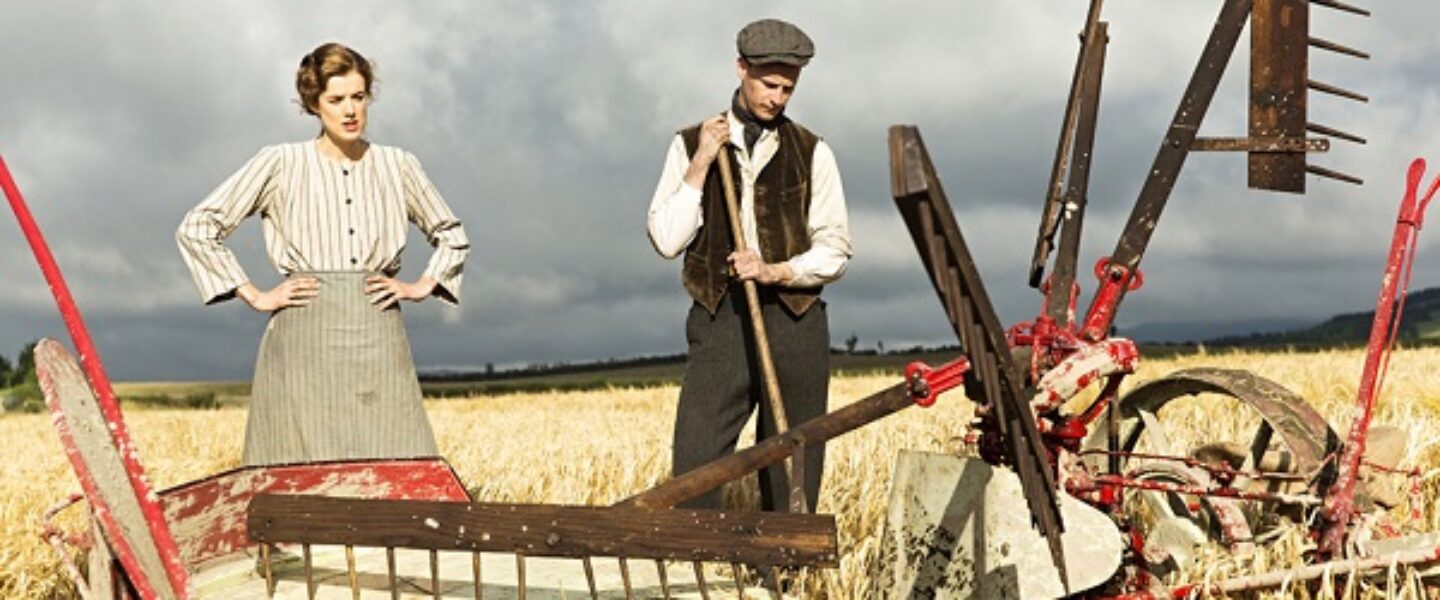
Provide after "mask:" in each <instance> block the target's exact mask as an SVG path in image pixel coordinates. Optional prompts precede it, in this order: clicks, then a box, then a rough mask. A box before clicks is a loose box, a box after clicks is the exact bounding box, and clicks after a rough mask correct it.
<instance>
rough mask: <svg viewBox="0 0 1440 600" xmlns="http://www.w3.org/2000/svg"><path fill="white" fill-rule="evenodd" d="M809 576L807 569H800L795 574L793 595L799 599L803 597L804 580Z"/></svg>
mask: <svg viewBox="0 0 1440 600" xmlns="http://www.w3.org/2000/svg"><path fill="white" fill-rule="evenodd" d="M809 574H810V570H809V568H808V567H800V572H799V573H796V574H795V579H796V582H795V593H796V594H798V595H799V596H800V597H801V598H804V597H805V579H806V578H807V576H808V575H809Z"/></svg>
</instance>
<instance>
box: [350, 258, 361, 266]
mask: <svg viewBox="0 0 1440 600" xmlns="http://www.w3.org/2000/svg"><path fill="white" fill-rule="evenodd" d="M357 262H360V261H358V260H355V259H353V258H352V259H350V264H352V265H353V264H355V263H357Z"/></svg>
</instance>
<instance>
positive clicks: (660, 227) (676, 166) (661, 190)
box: [646, 135, 704, 258]
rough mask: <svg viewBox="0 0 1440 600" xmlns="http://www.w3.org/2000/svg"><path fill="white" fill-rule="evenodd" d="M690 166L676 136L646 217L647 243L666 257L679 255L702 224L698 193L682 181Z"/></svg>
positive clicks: (687, 157)
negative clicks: (648, 236) (648, 240)
mask: <svg viewBox="0 0 1440 600" xmlns="http://www.w3.org/2000/svg"><path fill="white" fill-rule="evenodd" d="M689 166H690V158H689V153H688V152H686V151H685V141H684V140H683V139H681V138H680V136H679V135H676V136H675V139H674V141H673V142H671V144H670V150H669V152H668V153H667V154H666V156H665V167H664V168H663V169H662V170H661V172H660V182H659V183H658V184H656V186H655V195H654V196H653V197H652V198H651V199H650V210H649V213H648V215H647V218H646V230H647V231H648V232H649V234H650V243H651V244H652V245H654V247H655V251H656V252H658V253H659V254H660V256H663V257H665V258H675V257H676V256H679V255H680V253H681V252H682V251H684V250H685V248H686V247H687V246H689V245H690V242H691V241H692V240H694V239H695V233H696V232H697V231H699V230H700V226H701V225H703V224H704V218H703V217H702V211H701V210H700V197H701V192H700V190H698V189H695V188H693V187H691V186H690V184H688V183H685V171H686V170H687V169H688V168H689Z"/></svg>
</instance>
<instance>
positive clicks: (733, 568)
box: [730, 563, 745, 600]
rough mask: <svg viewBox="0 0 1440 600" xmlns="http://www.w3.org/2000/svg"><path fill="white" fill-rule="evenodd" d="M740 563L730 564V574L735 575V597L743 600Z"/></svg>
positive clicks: (743, 581) (743, 576)
mask: <svg viewBox="0 0 1440 600" xmlns="http://www.w3.org/2000/svg"><path fill="white" fill-rule="evenodd" d="M742 568H743V567H741V566H740V563H730V572H731V573H733V574H734V575H735V597H736V598H739V599H740V600H745V574H744V573H743V572H742V571H741V569H742Z"/></svg>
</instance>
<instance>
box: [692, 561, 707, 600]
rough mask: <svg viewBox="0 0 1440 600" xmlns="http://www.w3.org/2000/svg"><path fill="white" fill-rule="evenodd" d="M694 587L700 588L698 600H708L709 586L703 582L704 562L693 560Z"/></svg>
mask: <svg viewBox="0 0 1440 600" xmlns="http://www.w3.org/2000/svg"><path fill="white" fill-rule="evenodd" d="M695 587H698V588H700V600H710V586H708V585H706V584H705V564H704V563H701V562H700V561H698V560H697V561H695Z"/></svg>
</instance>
